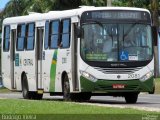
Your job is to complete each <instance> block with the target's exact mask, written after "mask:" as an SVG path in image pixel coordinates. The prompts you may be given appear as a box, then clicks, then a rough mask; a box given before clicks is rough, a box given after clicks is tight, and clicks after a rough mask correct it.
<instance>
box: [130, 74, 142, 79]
mask: <svg viewBox="0 0 160 120" xmlns="http://www.w3.org/2000/svg"><path fill="white" fill-rule="evenodd" d="M128 78H131V79H138V78H140V74H128Z"/></svg>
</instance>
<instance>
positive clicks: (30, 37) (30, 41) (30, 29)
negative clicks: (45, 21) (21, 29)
mask: <svg viewBox="0 0 160 120" xmlns="http://www.w3.org/2000/svg"><path fill="white" fill-rule="evenodd" d="M34 32H35V30H34V24H33V23H30V24H28V25H27V48H26V49H27V50H33V49H34Z"/></svg>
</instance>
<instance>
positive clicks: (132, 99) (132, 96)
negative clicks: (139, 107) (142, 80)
mask: <svg viewBox="0 0 160 120" xmlns="http://www.w3.org/2000/svg"><path fill="white" fill-rule="evenodd" d="M124 97H125V100H126V103H129V104H132V103H136V102H137V99H138V93H128V94H127V95H125V96H124Z"/></svg>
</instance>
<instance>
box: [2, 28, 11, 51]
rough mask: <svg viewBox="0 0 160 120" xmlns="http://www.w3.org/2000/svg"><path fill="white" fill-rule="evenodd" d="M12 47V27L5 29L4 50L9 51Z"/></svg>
mask: <svg viewBox="0 0 160 120" xmlns="http://www.w3.org/2000/svg"><path fill="white" fill-rule="evenodd" d="M9 46H10V26H5V27H4V38H3V50H4V51H6V52H7V51H9Z"/></svg>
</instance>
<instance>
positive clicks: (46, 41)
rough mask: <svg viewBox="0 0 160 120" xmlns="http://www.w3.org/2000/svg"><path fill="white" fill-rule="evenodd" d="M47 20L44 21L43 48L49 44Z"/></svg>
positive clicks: (46, 47)
mask: <svg viewBox="0 0 160 120" xmlns="http://www.w3.org/2000/svg"><path fill="white" fill-rule="evenodd" d="M48 40H49V21H46V23H45V40H44V49H45V50H46V49H48V46H49V42H48Z"/></svg>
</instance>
